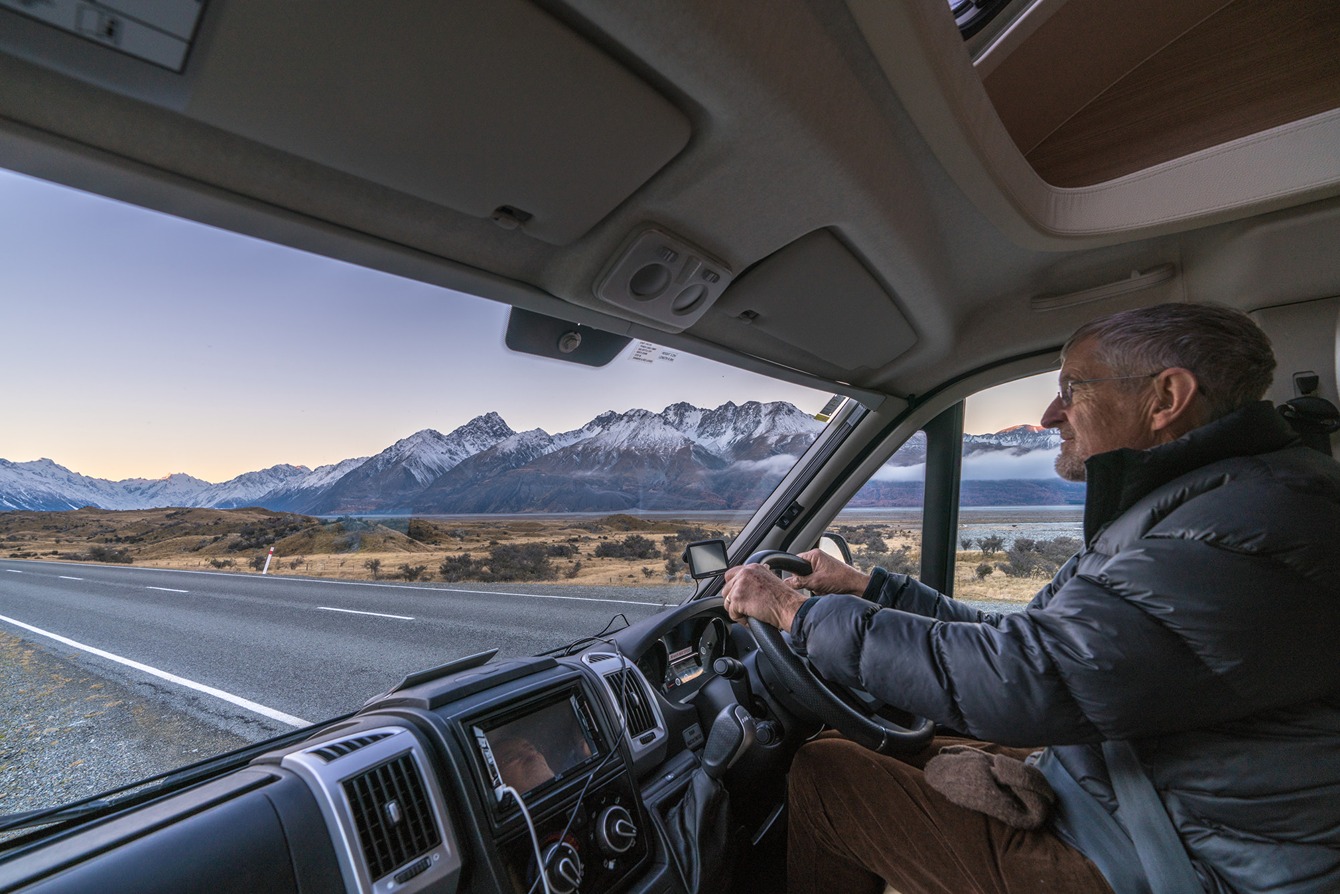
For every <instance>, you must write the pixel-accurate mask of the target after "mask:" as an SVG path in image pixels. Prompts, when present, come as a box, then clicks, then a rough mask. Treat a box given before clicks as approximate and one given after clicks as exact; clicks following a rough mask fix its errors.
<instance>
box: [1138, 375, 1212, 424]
mask: <svg viewBox="0 0 1340 894" xmlns="http://www.w3.org/2000/svg"><path fill="white" fill-rule="evenodd" d="M1199 398H1200V383H1199V382H1198V381H1196V374H1195V373H1193V372H1192V371H1191V370H1189V369H1183V368H1182V367H1180V366H1174V367H1170V368H1168V369H1165V370H1164V371H1163V372H1161V373H1159V374H1158V375H1157V376H1155V377H1154V407H1153V412H1152V415H1151V416H1150V428H1152V429H1153V430H1154V431H1156V432H1160V433H1162V434H1163V435H1165V436H1166V437H1167V438H1168V439H1169V440H1175V439H1177V438H1180V437H1181V436H1182V435H1184V434H1186V433H1187V432H1189V431H1191V429H1193V428H1196V427H1198V426H1200V425H1203V424H1204V420H1203V419H1201V415H1202V409H1201V401H1200V399H1199Z"/></svg>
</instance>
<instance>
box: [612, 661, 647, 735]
mask: <svg viewBox="0 0 1340 894" xmlns="http://www.w3.org/2000/svg"><path fill="white" fill-rule="evenodd" d="M605 680H606V681H607V682H608V683H609V684H610V689H611V691H612V692H613V693H614V699H615V704H617V705H618V706H619V708H620V710H622V711H623V712H624V715H625V721H624V722H625V723H626V724H627V726H628V735H629V736H630V737H631V738H637V737H638V736H640V735H642V734H643V733H645V732H647V731H648V730H653V729H655V728H656V714H655V713H654V712H653V711H652V709H651V705H650V704H648V702H647V693H646V690H644V689H643V688H642V684H641V683H640V682H639V679H638V673H637V671H636V670H634V669H633V668H631V667H625V668H623V669H622V670H617V671H615V672H614V673H611V674H606V675H605Z"/></svg>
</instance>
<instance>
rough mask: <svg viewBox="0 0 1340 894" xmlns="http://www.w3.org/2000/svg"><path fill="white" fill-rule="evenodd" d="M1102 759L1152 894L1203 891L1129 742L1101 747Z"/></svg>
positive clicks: (1112, 743)
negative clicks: (1104, 761)
mask: <svg viewBox="0 0 1340 894" xmlns="http://www.w3.org/2000/svg"><path fill="white" fill-rule="evenodd" d="M1103 758H1104V759H1105V760H1106V761H1107V772H1108V775H1109V776H1110V777H1111V778H1112V789H1113V791H1114V792H1115V793H1116V796H1117V809H1118V813H1119V816H1120V818H1121V820H1122V825H1124V826H1125V827H1126V831H1127V832H1128V833H1130V836H1131V840H1132V841H1134V842H1135V851H1136V853H1137V854H1139V855H1140V865H1141V866H1143V867H1144V869H1145V877H1146V878H1147V879H1148V880H1149V887H1150V889H1151V890H1152V891H1153V892H1154V894H1188V892H1200V891H1204V890H1205V887H1204V885H1202V884H1201V882H1200V878H1199V877H1198V876H1197V875H1196V870H1195V868H1194V867H1193V866H1192V865H1191V858H1190V857H1188V856H1187V853H1186V848H1185V847H1183V846H1182V839H1181V838H1180V837H1178V835H1177V830H1176V829H1174V828H1173V824H1172V820H1170V819H1168V811H1167V810H1166V809H1165V808H1164V806H1163V801H1162V799H1161V798H1159V794H1158V792H1156V791H1155V790H1154V783H1152V782H1150V781H1149V776H1148V775H1146V773H1145V770H1144V768H1143V767H1142V766H1140V758H1139V757H1138V756H1137V755H1136V753H1135V749H1134V748H1132V747H1131V743H1130V742H1114V741H1108V742H1104V743H1103Z"/></svg>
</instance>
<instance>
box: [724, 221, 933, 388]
mask: <svg viewBox="0 0 1340 894" xmlns="http://www.w3.org/2000/svg"><path fill="white" fill-rule="evenodd" d="M708 317H709V318H710V321H711V322H710V327H709V330H708V331H710V332H711V333H712V336H713V340H714V341H719V342H720V343H722V344H724V345H727V346H729V347H732V348H735V349H737V350H739V351H744V352H745V353H748V354H753V355H754V356H757V357H762V358H765V359H767V360H771V361H773V362H775V363H779V364H782V365H784V366H799V367H802V368H805V369H808V370H810V371H811V372H818V371H819V367H821V366H822V368H823V370H824V371H823V374H824V375H826V376H828V377H829V378H833V379H836V380H839V381H845V382H852V383H855V384H860V383H861V382H862V380H863V379H864V378H865V374H866V373H868V372H870V371H873V370H875V369H878V368H880V367H883V366H884V365H886V364H888V363H889V362H890V361H891V360H893V359H894V358H896V357H898V356H899V355H900V354H902V353H903V352H905V351H906V350H907V349H908V348H910V347H912V345H913V344H915V342H916V334H915V333H914V332H913V331H912V327H911V326H910V325H909V324H908V322H907V318H906V317H904V316H903V313H902V311H900V310H899V309H898V306H897V304H896V303H895V302H894V299H893V296H892V295H891V294H890V293H889V291H888V290H887V289H885V287H884V286H883V285H882V284H881V283H880V281H879V280H877V279H876V278H875V277H874V276H873V275H872V274H871V273H870V271H869V270H868V269H867V268H866V266H865V264H863V263H862V262H861V260H860V259H859V258H857V257H856V255H854V254H852V252H851V250H850V249H848V248H847V246H846V245H844V244H843V243H842V242H841V241H840V240H839V239H838V238H837V237H836V236H834V235H833V233H832V232H830V231H828V230H816V231H815V232H813V233H810V234H808V235H806V236H803V237H801V238H800V239H797V240H796V241H795V242H792V243H791V244H790V245H788V246H786V247H785V248H783V249H781V250H780V251H778V252H775V253H774V254H772V255H770V256H768V257H767V258H765V259H764V260H762V261H760V262H759V263H758V264H756V265H755V266H754V267H753V268H751V269H750V270H748V271H746V272H745V273H744V274H743V275H742V276H740V277H739V278H738V279H737V280H736V281H735V283H734V284H733V285H732V286H731V287H730V288H729V289H727V290H726V293H725V294H724V295H723V296H722V297H721V300H720V301H718V302H717V303H716V305H715V306H714V307H713V308H712V309H711V310H710V311H708ZM802 346H803V347H802Z"/></svg>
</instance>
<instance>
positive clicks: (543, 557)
mask: <svg viewBox="0 0 1340 894" xmlns="http://www.w3.org/2000/svg"><path fill="white" fill-rule="evenodd" d="M553 576H554V569H553V563H551V562H550V561H549V555H548V550H547V549H546V548H545V545H544V544H542V543H508V544H501V545H499V546H495V547H494V548H493V549H491V550H490V551H489V559H488V576H486V577H485V578H484V580H499V581H513V580H550V579H552V578H553Z"/></svg>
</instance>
